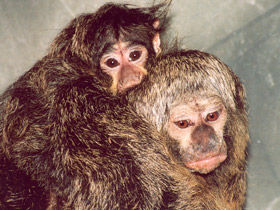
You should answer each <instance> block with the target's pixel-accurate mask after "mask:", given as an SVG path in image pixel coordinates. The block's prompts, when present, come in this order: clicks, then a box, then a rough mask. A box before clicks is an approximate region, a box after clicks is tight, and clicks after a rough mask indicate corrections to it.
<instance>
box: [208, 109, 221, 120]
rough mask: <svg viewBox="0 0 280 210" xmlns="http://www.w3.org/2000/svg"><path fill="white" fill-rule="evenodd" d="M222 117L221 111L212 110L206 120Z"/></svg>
mask: <svg viewBox="0 0 280 210" xmlns="http://www.w3.org/2000/svg"><path fill="white" fill-rule="evenodd" d="M219 117H220V112H218V111H216V112H212V113H209V114H208V115H207V116H206V121H216V120H217V119H218V118H219Z"/></svg>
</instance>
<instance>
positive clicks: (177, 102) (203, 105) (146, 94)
mask: <svg viewBox="0 0 280 210" xmlns="http://www.w3.org/2000/svg"><path fill="white" fill-rule="evenodd" d="M150 68H151V69H153V73H151V74H150V75H149V77H148V79H147V81H144V82H143V83H142V85H141V86H138V87H136V88H135V89H134V90H132V91H130V92H129V94H128V100H129V103H130V104H132V106H134V107H135V109H136V110H137V113H139V114H140V115H143V116H144V117H145V118H146V119H148V120H149V122H151V123H152V124H154V125H155V126H156V127H157V130H158V131H160V132H161V133H162V134H164V135H165V136H167V137H168V138H167V140H166V142H165V144H166V146H167V148H168V150H169V154H170V156H171V157H172V158H173V159H174V161H175V162H176V163H177V167H175V168H176V169H173V170H174V173H173V174H172V175H171V177H173V178H174V180H175V182H176V183H177V184H175V187H174V188H172V189H173V190H174V192H175V195H176V192H177V197H176V196H175V197H173V199H174V200H173V201H171V202H170V204H169V207H173V208H175V209H184V208H186V209H188V208H189V206H188V205H189V204H190V203H191V206H192V205H193V206H192V208H191V209H209V210H210V209H232V210H236V209H242V208H243V205H244V201H245V192H246V157H247V144H248V141H249V135H248V125H247V113H246V109H245V107H246V101H245V91H244V88H243V85H242V83H241V82H240V80H239V79H238V77H237V76H236V75H235V74H234V73H233V72H232V71H231V70H230V69H229V68H228V67H227V66H226V65H225V64H224V63H223V62H221V61H220V60H219V59H218V58H216V57H215V56H213V55H210V54H208V53H204V52H200V51H196V50H189V51H180V52H174V53H171V54H167V55H165V56H163V57H161V58H157V59H156V60H155V62H154V63H152V64H151V66H150ZM190 170H191V171H192V172H193V175H192V177H191V178H190V175H189V171H190ZM187 186H189V187H190V186H194V188H193V192H196V193H197V194H200V196H198V197H192V195H190V194H189V192H187V191H185V188H186V187H187ZM173 195H174V194H173ZM199 197H201V198H203V197H204V199H205V200H204V202H201V198H199ZM192 198H193V199H192ZM189 200H192V201H189ZM195 201H197V203H196V202H195ZM196 204H197V205H198V206H196ZM215 205H216V206H215Z"/></svg>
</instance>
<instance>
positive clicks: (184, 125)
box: [175, 120, 189, 128]
mask: <svg viewBox="0 0 280 210" xmlns="http://www.w3.org/2000/svg"><path fill="white" fill-rule="evenodd" d="M175 125H176V126H177V127H179V128H187V127H189V123H188V121H187V120H179V121H177V122H175Z"/></svg>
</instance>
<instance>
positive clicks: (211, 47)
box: [0, 0, 280, 210]
mask: <svg viewBox="0 0 280 210" xmlns="http://www.w3.org/2000/svg"><path fill="white" fill-rule="evenodd" d="M104 2H105V1H104V0H79V1H76V0H48V1H45V0H21V1H19V0H0V46H1V48H0V92H2V91H3V90H4V89H5V88H6V87H7V86H8V84H10V83H11V82H12V81H14V80H15V79H16V78H17V77H18V76H19V75H20V74H22V73H23V72H24V71H26V70H28V69H29V68H30V67H31V66H32V65H33V64H34V62H35V61H36V60H38V59H39V58H41V57H42V56H43V55H44V52H45V50H46V48H47V47H48V45H49V44H50V42H51V40H52V39H53V38H54V36H55V35H56V34H57V33H58V32H59V31H60V30H61V29H62V28H63V27H64V25H65V24H66V23H68V21H69V20H70V19H72V18H73V17H74V16H76V15H77V14H80V13H82V12H91V11H95V10H96V9H97V8H98V7H100V6H101V5H102V4H103V3H104ZM118 2H124V1H118ZM126 2H129V3H132V4H137V5H148V3H150V2H152V1H149V0H131V1H126ZM171 14H173V15H174V18H173V24H172V31H173V32H174V33H175V34H178V36H179V37H180V38H184V39H183V44H184V46H185V47H188V48H193V49H200V50H204V51H208V52H211V53H213V54H215V55H217V56H218V57H220V58H221V59H222V60H223V61H224V62H225V63H227V64H228V65H229V66H231V67H232V69H233V70H234V71H235V72H236V73H237V75H238V76H239V77H240V78H241V79H242V81H243V82H244V84H245V87H246V89H247V96H248V101H249V105H250V106H249V114H250V131H251V138H252V144H251V147H250V159H249V175H248V178H249V189H248V199H247V206H246V209H248V210H278V209H280V164H279V160H280V142H279V140H280V135H279V124H280V91H279V88H280V2H279V0H211V1H209V0H173V4H172V9H171Z"/></svg>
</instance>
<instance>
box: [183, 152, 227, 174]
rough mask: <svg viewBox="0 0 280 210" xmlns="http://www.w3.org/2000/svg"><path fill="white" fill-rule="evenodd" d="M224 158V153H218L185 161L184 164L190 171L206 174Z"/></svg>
mask: <svg viewBox="0 0 280 210" xmlns="http://www.w3.org/2000/svg"><path fill="white" fill-rule="evenodd" d="M226 158H227V154H226V153H219V154H218V155H215V156H208V157H206V158H203V159H199V160H193V161H188V162H185V166H186V167H187V168H189V169H191V170H192V171H195V172H198V173H201V174H208V173H210V172H211V171H213V170H214V169H215V168H217V167H218V166H219V165H220V164H221V163H222V162H223V161H224V160H225V159H226Z"/></svg>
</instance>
